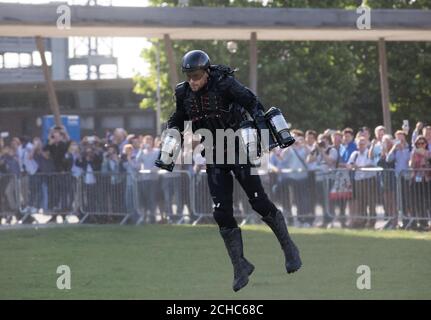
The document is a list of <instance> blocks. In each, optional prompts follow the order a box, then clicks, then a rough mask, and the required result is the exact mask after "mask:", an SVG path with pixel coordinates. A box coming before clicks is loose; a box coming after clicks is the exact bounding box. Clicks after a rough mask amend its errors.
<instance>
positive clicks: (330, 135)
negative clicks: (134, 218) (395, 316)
mask: <svg viewBox="0 0 431 320" xmlns="http://www.w3.org/2000/svg"><path fill="white" fill-rule="evenodd" d="M291 133H292V135H293V136H294V137H295V139H296V142H295V144H294V145H293V146H292V147H290V148H286V149H279V148H276V149H273V150H272V151H271V153H270V157H269V169H270V172H271V173H272V175H271V176H272V178H271V179H272V180H273V183H272V189H271V191H270V192H271V193H272V196H273V197H274V198H275V200H276V202H277V201H278V203H279V204H280V205H281V206H282V207H283V209H284V211H285V212H286V215H287V216H288V217H289V222H290V223H292V221H293V216H292V214H291V208H292V206H293V205H295V208H296V212H297V222H298V223H299V225H301V226H312V225H315V224H316V214H315V211H316V210H315V208H316V206H317V205H320V206H321V207H322V208H323V224H322V225H321V226H322V227H329V226H331V225H333V223H334V218H335V217H337V221H339V222H340V223H341V226H342V227H352V228H357V227H370V228H372V227H374V226H375V223H376V206H377V205H379V204H381V205H382V206H383V208H384V212H385V216H386V218H387V220H388V223H387V227H389V228H396V227H398V226H399V222H403V226H404V227H406V226H408V225H409V226H410V227H411V228H420V229H427V228H429V217H430V212H429V210H430V208H431V200H430V198H431V196H430V195H431V171H429V169H430V168H431V126H425V125H424V124H423V123H421V122H418V123H417V125H416V127H415V129H414V131H413V132H412V133H411V134H409V132H408V128H407V129H406V128H403V130H398V131H396V132H395V135H394V137H393V136H392V135H390V134H388V133H387V132H386V129H385V128H384V127H383V126H378V127H376V128H375V130H374V132H373V133H372V131H371V130H370V129H369V128H367V127H362V128H360V129H359V130H358V131H357V133H356V134H355V132H354V130H352V129H350V128H345V129H344V130H342V131H338V130H330V129H328V130H326V131H325V132H323V133H320V134H318V133H317V132H316V131H314V130H307V131H306V132H305V133H304V132H303V131H301V130H297V129H295V130H292V132H291ZM160 143H161V140H160V137H158V136H157V137H153V136H151V135H135V134H128V133H127V132H126V130H125V129H122V128H117V129H115V130H114V131H113V132H112V133H111V132H108V133H107V134H106V135H105V137H103V138H100V137H97V136H85V137H84V138H83V139H82V140H81V141H80V142H76V141H72V140H71V139H70V137H69V135H68V134H67V132H66V131H65V130H64V128H63V127H54V128H52V129H51V131H50V133H49V135H48V139H47V141H46V143H43V142H42V140H41V139H40V138H39V137H35V138H33V139H31V138H28V137H21V138H18V137H13V138H11V139H3V138H0V211H1V212H14V214H15V215H17V214H23V213H30V214H33V213H38V212H39V213H41V212H51V213H52V212H56V213H57V214H59V215H65V214H67V213H68V212H70V211H72V210H76V208H74V205H75V202H76V201H75V199H76V197H77V196H80V197H81V201H82V203H83V206H84V211H88V212H104V211H109V212H130V213H131V212H133V211H134V210H135V208H134V207H135V204H136V201H135V200H136V197H138V199H139V203H140V208H142V211H141V213H142V212H143V214H144V215H145V214H148V219H150V220H151V219H152V220H153V221H154V219H155V218H154V212H155V211H156V210H159V211H160V212H163V213H164V216H165V217H166V219H170V218H171V217H172V215H173V214H174V213H173V209H172V208H173V207H172V205H173V204H175V205H176V207H177V209H176V213H177V214H178V213H179V215H181V212H183V210H184V209H185V207H186V206H187V202H188V200H190V199H184V197H183V196H178V193H177V192H176V189H177V187H178V184H176V183H178V181H179V180H178V181H176V180H175V178H178V176H177V177H176V176H175V175H169V179H171V180H169V179H163V180H162V181H161V182H160V181H159V177H158V175H157V172H156V171H157V168H156V167H155V166H154V161H155V160H156V158H157V156H158V154H159V147H160ZM204 168H205V159H204V158H203V157H202V156H201V155H200V153H196V152H195V153H194V156H193V164H191V165H184V164H183V165H180V164H179V165H177V166H176V169H177V170H187V171H188V172H190V174H192V175H193V174H194V173H196V172H197V171H199V170H201V169H204ZM373 168H384V169H390V170H383V171H382V170H380V171H379V170H374V169H373ZM335 169H337V170H335ZM137 173H142V174H137ZM14 176H15V177H20V179H13V178H12V177H14ZM77 179H82V182H83V183H82V190H78V188H77V186H78V184H77V183H76V181H77ZM133 179H137V186H138V188H137V195H136V193H135V191H136V190H134V185H135V184H134V180H133ZM17 181H19V185H17ZM400 181H401V183H399V182H400ZM100 182H103V185H104V186H109V187H106V188H104V189H103V188H101V187H100ZM181 183H184V181H183V182H181ZM16 188H21V189H22V190H26V192H24V193H23V195H22V197H23V198H24V199H17V198H16V193H15V192H14V190H15V189H16ZM397 190H401V193H399V192H397ZM398 194H401V195H402V196H401V199H399V198H400V197H399V196H397V195H398ZM105 195H106V196H105ZM22 203H24V204H25V205H24V206H22ZM400 203H401V209H402V211H403V216H405V217H412V218H414V219H410V220H409V221H410V222H407V221H398V220H397V217H398V212H397V210H398V209H397V208H399V204H400ZM346 210H349V217H347V215H346ZM18 211H19V212H18ZM189 212H190V208H189ZM363 217H366V219H364V218H363ZM30 221H31V220H30Z"/></svg>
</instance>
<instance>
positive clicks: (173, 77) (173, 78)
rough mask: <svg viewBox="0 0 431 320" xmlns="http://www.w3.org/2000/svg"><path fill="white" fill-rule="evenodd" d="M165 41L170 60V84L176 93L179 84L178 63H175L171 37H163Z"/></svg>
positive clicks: (167, 35) (166, 35)
mask: <svg viewBox="0 0 431 320" xmlns="http://www.w3.org/2000/svg"><path fill="white" fill-rule="evenodd" d="M163 40H164V42H165V50H166V56H167V58H168V65H169V82H170V85H171V88H172V91H174V90H175V86H176V85H177V83H178V72H177V63H176V61H175V55H174V50H173V49H172V41H171V37H170V36H169V34H165V35H164V36H163Z"/></svg>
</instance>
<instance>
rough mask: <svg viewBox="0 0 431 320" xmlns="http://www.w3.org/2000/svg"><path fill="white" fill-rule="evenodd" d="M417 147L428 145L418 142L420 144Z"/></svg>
mask: <svg viewBox="0 0 431 320" xmlns="http://www.w3.org/2000/svg"><path fill="white" fill-rule="evenodd" d="M416 145H417V146H425V145H426V143H425V142H423V141H422V142H418V143H416Z"/></svg>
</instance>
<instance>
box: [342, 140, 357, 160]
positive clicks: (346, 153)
mask: <svg viewBox="0 0 431 320" xmlns="http://www.w3.org/2000/svg"><path fill="white" fill-rule="evenodd" d="M356 150H358V148H357V147H356V143H354V142H353V141H352V142H350V143H349V144H348V145H347V147H346V146H345V145H344V144H342V145H341V146H340V163H347V162H348V161H349V159H350V156H351V155H352V153H353V152H354V151H356Z"/></svg>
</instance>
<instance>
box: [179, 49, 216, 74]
mask: <svg viewBox="0 0 431 320" xmlns="http://www.w3.org/2000/svg"><path fill="white" fill-rule="evenodd" d="M210 64H211V61H210V57H209V56H208V55H207V54H206V53H205V52H204V51H202V50H192V51H189V52H187V53H186V54H185V55H184V57H183V63H182V64H181V69H182V70H183V72H193V71H196V70H206V69H208V68H209V66H210Z"/></svg>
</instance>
